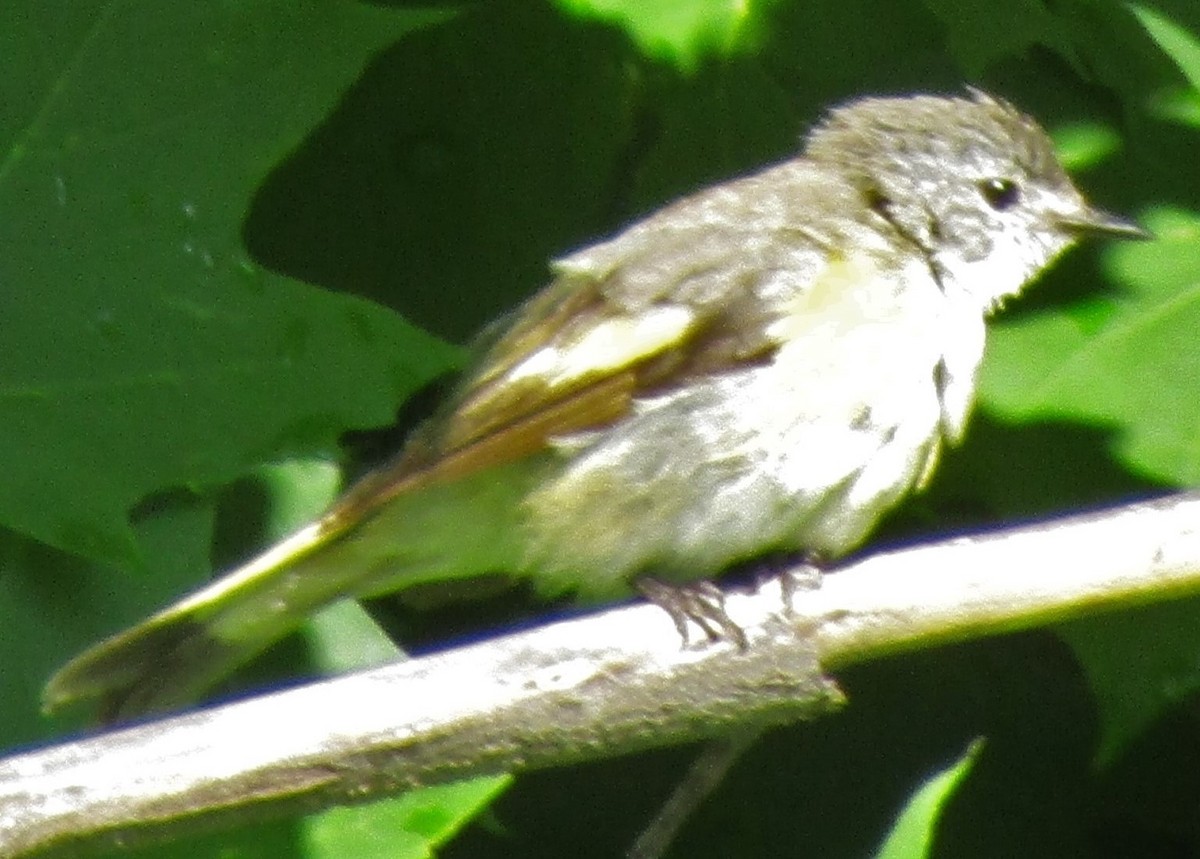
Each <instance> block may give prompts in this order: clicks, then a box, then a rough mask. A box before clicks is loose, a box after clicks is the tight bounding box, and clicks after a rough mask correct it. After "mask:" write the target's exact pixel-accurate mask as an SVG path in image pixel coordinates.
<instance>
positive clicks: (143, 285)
mask: <svg viewBox="0 0 1200 859" xmlns="http://www.w3.org/2000/svg"><path fill="white" fill-rule="evenodd" d="M18 5H19V11H20V14H14V13H16V12H18V9H16V8H12V6H13V4H10V9H9V14H8V15H7V16H6V18H7V21H6V24H5V27H4V28H3V29H2V31H0V63H2V64H3V65H2V66H0V102H2V103H4V104H5V105H6V110H5V111H4V113H3V114H2V115H0V212H2V213H3V217H2V218H0V247H3V249H4V251H3V255H2V256H0V287H2V288H0V349H2V352H0V355H2V357H3V360H2V362H0V403H2V404H3V412H4V416H5V417H4V420H3V421H2V422H0V472H2V473H3V474H4V476H5V479H4V480H3V481H0V524H3V525H6V526H7V527H9V528H12V529H14V530H17V531H20V532H23V533H25V534H29V535H31V536H34V537H36V538H38V539H39V540H42V541H44V542H46V543H48V544H50V545H53V546H57V547H59V548H62V549H66V550H69V551H72V552H76V553H78V554H80V555H83V556H85V557H88V558H92V559H96V560H102V561H106V562H111V563H118V564H123V565H126V566H128V565H131V564H135V563H136V562H137V548H136V546H135V544H134V542H133V540H132V534H131V532H130V530H129V526H128V511H129V508H130V507H131V506H132V505H133V504H134V503H135V502H137V501H139V500H140V499H142V498H143V497H144V496H146V495H147V494H148V493H151V492H157V491H162V490H164V489H166V488H169V487H205V486H212V485H214V484H218V483H221V482H224V481H228V480H229V479H231V478H232V477H234V476H236V475H238V474H240V473H243V472H245V471H246V470H247V469H248V468H249V467H250V466H252V465H253V464H255V463H257V462H259V461H261V460H262V459H263V458H264V457H271V456H279V455H282V454H285V453H290V452H313V451H325V452H329V451H331V450H332V448H333V444H334V441H335V439H336V437H337V435H338V434H339V433H340V432H342V431H343V430H345V429H346V428H348V427H362V426H369V425H372V424H380V423H386V422H388V421H389V420H390V419H391V416H392V414H393V412H394V410H395V408H396V405H397V403H398V402H399V401H400V399H401V398H402V397H403V396H404V395H405V394H406V393H408V392H410V391H412V390H413V389H414V388H415V387H417V386H419V385H420V384H422V383H423V382H424V381H425V380H426V379H428V378H429V377H430V376H431V375H432V374H435V373H437V372H439V371H441V370H443V369H444V368H445V367H446V366H448V363H449V362H450V360H451V358H452V353H451V352H450V351H448V350H447V349H444V348H439V347H438V345H437V343H436V341H433V340H432V339H431V338H429V337H428V336H425V335H423V334H422V333H421V332H419V331H417V330H416V329H414V328H412V327H411V326H409V325H406V324H405V323H404V321H403V320H401V319H399V318H398V317H396V316H395V315H393V314H390V313H386V312H384V311H382V310H381V309H380V308H378V307H375V306H372V305H371V304H369V303H367V302H364V301H361V300H356V299H353V298H350V297H346V296H336V295H331V294H329V293H326V292H323V291H321V290H319V289H314V288H313V287H311V286H307V285H304V284H301V283H297V282H294V281H290V280H288V279H286V278H281V277H278V276H276V275H273V274H271V273H270V272H269V271H266V270H264V269H263V268H261V267H260V266H259V265H257V264H256V263H255V262H253V261H252V260H251V259H250V258H249V257H248V255H247V254H246V251H245V250H244V249H243V248H242V244H241V240H240V234H241V224H242V221H243V219H244V217H245V215H246V212H247V210H248V208H249V206H250V202H251V198H252V196H253V194H254V192H255V190H256V189H257V187H258V185H259V184H260V183H261V182H262V181H263V179H264V177H265V176H266V174H267V172H268V171H269V170H270V169H271V168H272V167H273V166H274V165H275V164H276V163H277V162H278V161H279V159H280V158H282V157H283V156H284V155H286V154H287V152H288V151H289V150H290V149H292V148H293V147H294V146H295V145H296V144H297V142H298V141H299V139H300V136H301V135H302V134H303V133H305V132H306V131H307V130H308V129H310V128H311V127H312V125H313V123H314V122H316V121H318V120H319V119H320V117H321V116H322V115H323V114H324V113H325V112H326V111H328V109H329V108H330V106H331V105H332V104H333V103H334V102H335V101H336V99H337V98H338V96H339V95H340V94H341V93H342V92H343V91H344V90H345V88H346V87H347V85H348V84H349V83H351V82H352V81H353V80H354V78H355V76H356V75H357V74H358V73H359V71H360V70H361V68H362V66H363V64H364V62H365V61H366V60H367V59H368V58H369V57H370V56H371V54H372V53H373V52H374V51H376V50H378V49H379V48H380V47H382V46H383V45H386V44H388V43H389V42H391V41H394V40H395V39H396V38H397V37H399V36H400V35H402V34H404V33H406V32H410V31H412V30H413V29H415V28H418V27H421V26H424V25H427V24H429V23H430V22H432V21H434V20H437V19H438V18H440V17H444V15H439V16H433V15H430V14H429V13H424V12H397V11H385V10H380V9H374V8H372V7H369V6H363V5H355V4H342V3H332V2H318V0H310V2H291V0H287V1H286V2H268V0H260V1H259V2H255V3H233V4H231V3H221V2H200V3H189V4H182V5H178V6H171V7H169V9H164V8H162V7H160V6H158V5H157V4H153V3H148V2H116V0H114V2H108V3H103V4H69V5H65V6H53V7H50V6H46V5H45V4H40V3H33V2H29V3H21V4H18ZM9 108H12V109H9Z"/></svg>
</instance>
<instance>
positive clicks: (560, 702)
mask: <svg viewBox="0 0 1200 859" xmlns="http://www.w3.org/2000/svg"><path fill="white" fill-rule="evenodd" d="M1197 592H1200V496H1191V495H1178V496H1173V497H1170V498H1166V499H1163V500H1160V501H1155V502H1149V503H1141V504H1134V505H1130V506H1127V507H1123V508H1120V509H1116V510H1112V511H1106V512H1102V513H1096V514H1090V515H1086V516H1080V517H1074V518H1070V519H1064V520H1058V521H1054V522H1047V523H1041V524H1036V525H1031V526H1026V527H1021V528H1015V529H1012V530H1008V531H1004V532H996V533H992V534H988V535H983V536H975V537H964V538H959V539H954V540H949V541H946V542H941V543H936V544H930V545H925V546H919V547H916V548H910V549H905V550H902V551H896V552H890V553H887V554H880V555H875V556H872V557H868V558H866V559H864V560H862V561H859V562H857V563H854V564H850V565H848V566H846V567H844V568H842V569H840V570H838V571H837V572H835V573H833V574H831V575H828V576H826V577H825V581H824V583H823V585H822V587H821V588H820V589H819V590H815V591H804V592H800V593H798V594H797V595H796V596H795V599H794V611H793V613H792V614H791V615H789V616H787V617H784V616H782V615H781V612H780V608H781V605H782V600H781V596H780V593H779V586H778V583H774V582H773V583H769V584H765V585H763V586H761V587H759V588H758V589H756V590H755V591H754V592H751V593H732V594H730V596H729V601H728V610H729V614H730V616H731V617H732V618H733V619H734V621H736V622H737V623H738V624H739V625H740V626H741V627H742V628H743V629H744V630H745V631H746V633H747V637H748V639H749V642H750V646H749V648H748V649H747V650H745V651H739V650H738V649H737V648H736V647H734V646H733V645H731V644H728V643H715V644H703V645H697V646H690V647H686V648H681V647H680V646H679V638H678V635H677V633H676V632H675V629H674V627H673V626H672V624H671V622H670V621H669V620H668V618H667V617H666V616H665V614H663V613H662V612H661V610H659V609H657V608H655V607H653V606H648V605H630V606H624V607H619V608H614V609H611V610H608V611H604V612H602V613H599V614H595V615H590V616H587V617H582V618H578V619H572V620H567V621H563V622H559V623H554V624H551V625H548V626H545V627H542V628H538V629H533V630H530V631H527V632H521V633H517V634H514V635H510V636H506V637H503V638H499V639H495V640H492V641H487V642H483V643H480V644H475V645H471V646H467V647H461V648H458V649H455V650H450V651H447V652H444V653H441V654H437V655H434V656H428V657H423V658H420V659H413V660H410V661H407V662H401V663H398V664H395V665H391V666H388V667H385V668H380V669H375V670H372V671H366V672H363V673H360V674H354V675H349V676H346V677H341V678H337V679H334V680H329V681H325V682H321V683H315V684H312V685H309V686H303V687H300V688H296V689H292V690H289V691H284V692H278V693H275V694H271V695H264V696H262V697H259V698H254V699H250V700H246V701H242V702H238V703H234V704H229V705H225V706H220V707H214V708H211V709H207V710H200V711H197V712H192V713H189V714H186V715H183V716H177V717H174V718H169V719H163V720H159V721H155V722H151V723H148V724H145V725H141V726H138V727H133V728H127V729H123V730H118V731H112V732H109V733H104V734H100V735H98V736H94V737H89V738H84V739H82V740H77V741H73V742H68V743H64V744H62V745H59V746H56V747H52V748H47V749H42V750H38V751H34V752H30V753H27V754H24V755H19V756H16V757H12V758H9V759H7V760H3V761H0V856H3V857H16V856H24V855H28V854H31V853H34V852H38V851H50V852H53V853H55V854H62V853H75V852H78V851H80V850H86V851H88V852H90V851H92V850H94V849H101V848H104V847H106V846H112V845H115V844H118V843H120V844H130V843H135V842H136V843H141V842H143V841H147V840H161V839H168V838H178V837H181V836H183V835H185V834H191V833H194V832H196V831H198V830H201V829H213V828H220V827H226V826H230V825H234V824H237V823H242V822H245V821H247V820H251V819H262V818H263V817H265V816H271V815H281V814H291V813H297V812H301V811H312V810H316V809H320V808H326V807H329V806H333V805H338V804H345V803H349V802H361V801H364V800H368V799H376V798H380V797H381V796H384V795H387V794H393V793H399V792H401V791H403V790H406V789H408V788H411V787H414V786H419V785H425V784H432V783H437V782H443V781H447V780H451V779H457V778H464V777H467V776H473V775H482V774H488V773H498V772H516V771H521V770H528V769H534V768H538V767H546V766H552V765H553V766H558V765H562V764H566V763H570V762H572V761H578V760H586V759H592V758H599V757H605V756H611V755H615V754H622V753H627V752H630V751H634V750H638V749H643V748H647V747H651V746H659V745H666V744H670V743H677V742H682V741H686V740H693V739H700V738H703V737H708V736H713V735H720V734H727V733H729V732H731V731H733V730H735V729H738V728H753V727H761V726H763V725H769V724H775V723H782V722H789V721H794V720H797V719H804V718H815V717H817V716H819V715H821V714H824V713H827V712H829V711H830V710H832V709H833V708H835V707H836V706H837V705H838V704H839V703H840V701H841V697H840V693H839V692H838V691H837V688H836V686H834V685H833V683H832V682H831V681H829V680H828V679H826V678H825V677H824V675H823V673H822V669H825V670H833V669H837V668H840V667H843V666H846V665H849V664H852V663H855V662H861V661H864V660H868V659H873V658H876V657H878V656H881V655H884V654H888V653H897V652H901V651H904V650H912V649H916V648H923V647H929V646H932V645H935V644H940V643H945V642H949V641H958V640H963V639H968V638H975V637H979V636H982V635H987V634H994V633H998V632H1006V631H1011V630H1016V629H1024V628H1028V627H1031V626H1036V625H1041V624H1045V623H1049V622H1052V621H1061V620H1066V619H1068V618H1073V617H1078V616H1080V615H1084V614H1088V613H1092V612H1095V611H1098V610H1102V609H1107V608H1113V607H1118V606H1126V605H1130V604H1137V603H1144V602H1150V601H1155V600H1163V599H1168V598H1171V597H1176V596H1181V595H1184V594H1190V593H1197Z"/></svg>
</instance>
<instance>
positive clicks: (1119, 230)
mask: <svg viewBox="0 0 1200 859" xmlns="http://www.w3.org/2000/svg"><path fill="white" fill-rule="evenodd" d="M1058 223H1059V225H1060V226H1061V227H1062V228H1063V229H1065V230H1069V231H1071V232H1076V233H1100V234H1101V235H1107V236H1113V237H1114V238H1118V239H1138V240H1141V241H1144V240H1146V239H1152V238H1154V236H1153V234H1152V233H1150V232H1148V231H1147V230H1144V229H1143V228H1141V227H1139V226H1138V225H1137V224H1135V223H1134V222H1133V221H1130V220H1128V219H1126V218H1121V217H1118V216H1117V215H1113V214H1110V213H1108V212H1105V211H1104V210H1103V209H1093V208H1091V207H1088V208H1084V209H1081V210H1080V211H1079V212H1077V213H1074V214H1071V215H1066V216H1063V217H1060V218H1059V219H1058Z"/></svg>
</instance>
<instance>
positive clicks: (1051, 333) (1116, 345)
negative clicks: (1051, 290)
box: [980, 210, 1200, 485]
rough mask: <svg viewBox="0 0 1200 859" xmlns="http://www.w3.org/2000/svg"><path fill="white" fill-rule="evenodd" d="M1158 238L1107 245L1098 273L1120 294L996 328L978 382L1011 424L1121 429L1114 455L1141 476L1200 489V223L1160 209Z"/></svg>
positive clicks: (1153, 226)
mask: <svg viewBox="0 0 1200 859" xmlns="http://www.w3.org/2000/svg"><path fill="white" fill-rule="evenodd" d="M1143 221H1144V222H1145V224H1146V225H1147V226H1148V227H1149V229H1150V230H1152V231H1153V232H1154V234H1155V236H1156V240H1155V241H1152V242H1143V243H1127V244H1123V245H1119V246H1112V247H1109V248H1107V249H1105V251H1104V263H1105V265H1104V267H1105V269H1106V271H1107V272H1108V273H1109V276H1110V278H1111V280H1112V281H1113V282H1114V283H1116V284H1119V289H1118V290H1113V291H1111V292H1105V293H1100V294H1094V295H1092V296H1090V297H1088V298H1086V299H1083V300H1080V301H1076V302H1074V303H1073V304H1071V305H1069V306H1066V307H1063V308H1060V309H1057V310H1056V311H1055V312H1043V313H1031V314H1027V315H1024V316H1021V317H1020V318H1017V319H1014V320H1008V319H1004V320H1001V321H1000V322H999V323H998V324H997V326H996V329H995V336H993V337H992V340H991V343H990V344H989V350H990V355H989V361H988V362H987V363H986V365H985V367H984V372H983V375H982V378H981V382H980V389H981V393H982V396H983V398H984V400H985V402H986V403H987V405H988V407H989V408H990V409H991V410H993V411H995V412H997V413H999V414H1000V415H1002V416H1004V417H1007V418H1010V419H1020V420H1026V421H1028V420H1035V419H1047V418H1070V419H1071V420H1074V421H1079V422H1084V423H1090V424H1094V425H1100V426H1104V427H1119V428H1121V432H1120V433H1119V435H1117V437H1116V440H1115V442H1114V454H1115V455H1116V456H1117V457H1118V458H1119V459H1120V460H1121V461H1122V462H1124V463H1125V464H1126V465H1127V467H1128V468H1129V469H1130V470H1131V471H1133V472H1135V473H1137V474H1141V475H1143V476H1146V477H1148V478H1151V479H1156V480H1160V481H1163V482H1166V483H1172V484H1176V485H1186V484H1189V483H1196V482H1198V481H1200V439H1198V438H1197V437H1196V435H1195V433H1194V432H1193V431H1192V428H1193V427H1195V426H1196V425H1198V424H1200V398H1197V397H1196V396H1195V387H1194V385H1193V384H1190V383H1189V382H1194V381H1196V380H1200V351H1197V350H1196V349H1195V348H1194V344H1195V333H1196V331H1197V330H1198V326H1200V215H1197V214H1196V213H1192V212H1186V211H1168V210H1159V211H1156V212H1152V213H1149V214H1147V215H1146V216H1145V217H1144V218H1143Z"/></svg>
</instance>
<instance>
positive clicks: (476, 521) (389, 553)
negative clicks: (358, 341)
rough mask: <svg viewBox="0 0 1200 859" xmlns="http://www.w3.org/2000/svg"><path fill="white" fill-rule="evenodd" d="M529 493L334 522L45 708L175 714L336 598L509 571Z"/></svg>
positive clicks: (391, 509)
mask: <svg viewBox="0 0 1200 859" xmlns="http://www.w3.org/2000/svg"><path fill="white" fill-rule="evenodd" d="M522 484H523V481H522V480H520V479H517V478H516V477H514V475H511V474H499V473H492V474H488V475H482V476H480V477H478V478H475V479H468V480H464V481H458V482H456V483H453V484H449V485H442V486H435V487H425V488H423V489H422V490H421V491H419V492H414V493H411V494H402V495H401V496H399V497H396V498H392V499H390V500H389V501H388V503H387V504H385V505H383V506H382V507H381V508H380V509H376V510H371V511H369V512H368V513H367V514H365V515H364V517H363V518H362V519H361V520H359V521H354V522H351V523H343V522H340V521H338V520H336V518H331V517H330V516H328V515H327V516H326V517H324V518H323V519H320V520H318V521H317V522H314V523H313V524H311V525H308V526H306V527H304V528H302V529H300V530H299V531H297V532H296V533H294V534H293V535H292V536H290V537H288V538H286V539H285V540H283V541H282V542H280V543H277V544H276V545H274V546H272V547H271V548H269V549H268V550H266V551H265V552H263V553H262V554H261V555H259V556H258V557H256V558H254V559H252V560H250V561H249V562H247V563H246V564H244V565H242V566H241V567H238V568H237V569H235V570H233V571H232V572H230V573H228V574H226V575H225V576H223V577H222V578H220V579H218V580H216V581H214V582H213V583H212V584H210V585H208V586H207V587H205V588H203V589H201V590H199V591H197V592H195V593H193V594H192V595H190V596H188V597H185V598H184V599H182V600H180V601H179V602H178V603H176V604H175V605H173V606H170V607H168V608H166V609H164V610H162V611H160V612H159V613H158V614H156V615H154V616H152V617H150V618H149V619H147V620H145V621H143V622H142V623H139V624H137V625H136V626H133V627H131V628H130V629H127V630H125V631H123V632H120V633H117V634H116V635H114V636H112V637H111V638H108V639H106V640H104V641H102V642H100V643H99V644H97V645H95V646H93V647H92V648H90V649H89V650H86V651H84V652H83V653H82V654H80V655H79V656H77V657H75V659H73V660H72V661H71V662H69V663H67V665H65V666H64V667H63V668H61V669H60V670H59V671H58V672H57V673H56V674H54V676H53V677H51V679H50V681H49V682H48V683H47V685H46V688H45V690H44V692H43V697H42V703H43V708H44V709H45V710H47V711H52V710H57V709H60V708H63V707H65V706H68V705H71V704H74V703H77V702H84V701H95V702H98V705H99V712H100V715H101V718H103V719H104V720H106V721H116V720H122V719H128V718H131V717H134V716H138V715H142V714H145V713H150V712H160V711H165V710H171V709H175V708H179V707H181V706H183V705H185V704H188V703H191V702H192V701H194V700H196V699H197V698H199V697H200V696H202V695H203V694H204V693H205V692H206V691H208V690H209V689H210V688H211V687H213V686H214V685H215V684H216V683H217V682H219V681H220V680H222V679H223V678H224V677H226V676H227V675H228V674H229V673H230V672H232V671H233V670H234V669H235V668H237V667H238V666H240V665H242V664H243V663H245V662H247V661H249V660H250V659H251V658H252V657H254V656H255V655H256V654H258V653H259V652H261V651H262V650H264V649H265V648H266V647H268V646H269V645H270V644H272V643H273V642H274V641H276V640H277V639H279V638H281V637H282V636H283V635H285V634H286V633H288V632H290V631H291V630H293V629H295V628H296V627H297V626H299V625H300V624H301V623H302V622H303V621H304V619H305V618H306V617H307V616H308V615H309V614H311V613H312V612H314V611H315V610H316V609H318V608H320V607H322V606H324V605H326V604H328V603H331V602H333V601H335V600H337V599H339V598H342V597H365V596H372V595H376V594H381V593H386V592H389V591H394V590H398V589H402V588H406V587H409V586H412V585H418V584H429V583H435V584H436V583H440V582H443V581H446V580H448V579H461V578H470V577H474V576H478V575H482V574H485V573H492V572H496V571H512V570H513V569H514V568H515V567H516V566H517V565H518V562H519V558H520V547H519V541H518V537H517V532H518V530H519V528H518V526H517V525H516V523H515V521H514V515H513V511H515V510H516V509H517V508H518V507H519V503H520V494H521V492H522V491H523V489H522Z"/></svg>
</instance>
